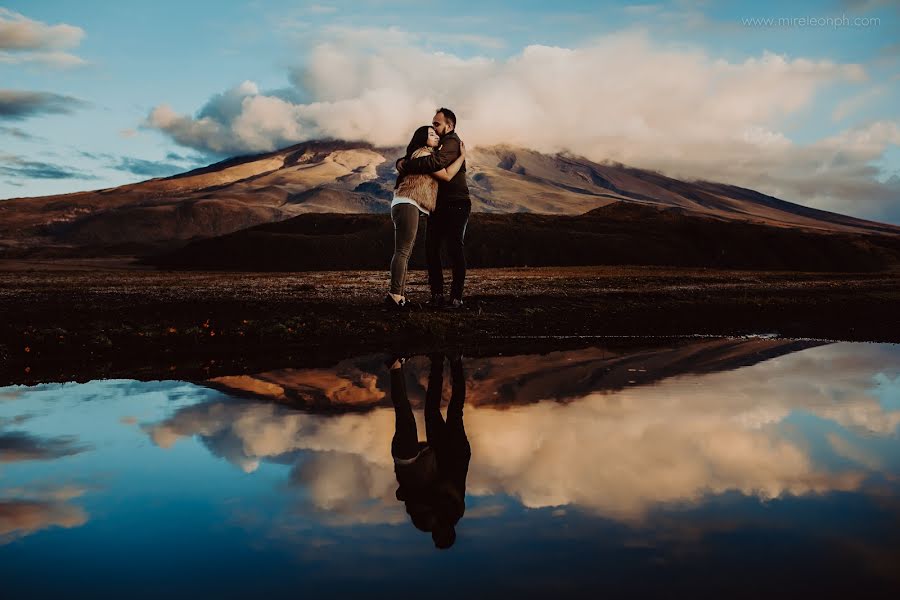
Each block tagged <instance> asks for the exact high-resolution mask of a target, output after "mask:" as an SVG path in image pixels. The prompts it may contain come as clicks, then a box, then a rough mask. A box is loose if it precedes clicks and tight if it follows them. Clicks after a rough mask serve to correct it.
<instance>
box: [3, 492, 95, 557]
mask: <svg viewBox="0 0 900 600" xmlns="http://www.w3.org/2000/svg"><path fill="white" fill-rule="evenodd" d="M83 492H84V490H83V489H81V488H77V487H73V486H63V487H58V488H46V489H44V490H39V491H32V492H28V491H26V490H20V489H14V490H13V489H10V490H4V492H3V494H4V497H0V544H8V543H9V542H12V541H14V540H16V539H19V538H22V537H25V536H28V535H31V534H34V533H36V532H38V531H42V530H44V529H48V528H50V527H63V528H66V529H71V528H73V527H80V526H81V525H84V524H85V523H87V520H88V516H87V513H85V511H84V510H83V509H82V508H80V507H78V506H74V505H72V504H69V503H68V501H69V500H71V499H73V498H76V497H78V496H80V495H82V493H83Z"/></svg>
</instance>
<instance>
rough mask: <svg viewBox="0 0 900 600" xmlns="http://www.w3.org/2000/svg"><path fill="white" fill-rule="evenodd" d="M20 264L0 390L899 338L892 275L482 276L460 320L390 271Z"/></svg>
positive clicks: (605, 270)
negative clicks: (442, 360) (754, 342)
mask: <svg viewBox="0 0 900 600" xmlns="http://www.w3.org/2000/svg"><path fill="white" fill-rule="evenodd" d="M7 266H8V265H7ZM46 266H47V265H45V267H46ZM19 267H20V268H17V269H10V268H6V269H4V270H0V314H3V315H4V319H3V321H2V323H0V365H2V366H0V385H10V384H19V383H24V384H29V385H30V384H34V383H40V382H46V381H65V380H82V379H84V378H104V377H124V376H127V375H128V374H129V373H131V374H135V375H139V376H142V377H144V376H146V377H154V378H158V377H162V376H169V375H177V376H178V377H182V376H199V375H202V374H204V373H210V372H212V373H218V374H222V373H226V372H228V371H227V370H228V369H233V370H235V372H240V371H243V370H244V369H252V368H266V367H261V365H270V366H271V365H275V364H279V362H284V361H287V362H290V363H291V364H319V365H323V364H325V363H327V362H328V361H332V362H333V361H337V360H340V359H342V358H346V357H347V356H351V355H358V354H367V353H373V352H386V351H397V352H405V353H414V352H427V351H429V350H430V349H434V348H460V349H464V351H466V352H467V353H469V354H472V353H473V352H476V353H477V352H486V353H489V352H492V351H503V349H510V348H513V349H514V348H525V347H528V348H535V349H537V350H539V349H540V348H542V347H544V348H558V347H562V346H570V345H578V346H586V345H592V344H595V343H598V341H602V340H604V339H614V338H617V339H627V338H629V337H633V338H635V341H637V342H639V341H640V340H641V339H648V338H654V337H656V338H662V337H668V336H674V337H685V336H711V337H738V336H746V335H765V336H774V337H782V338H792V339H803V338H807V339H816V340H829V341H864V342H891V343H900V311H898V310H897V308H898V307H900V272H898V271H885V272H879V273H868V272H865V273H844V272H841V273H820V272H791V271H747V270H720V269H698V268H671V267H648V266H625V267H621V266H598V267H569V268H560V267H548V268H511V269H473V270H470V271H469V277H468V279H467V296H466V301H467V308H466V309H465V310H464V311H463V312H462V313H456V312H450V311H439V312H431V311H427V310H424V309H419V310H414V311H412V312H410V313H401V314H397V313H391V312H389V311H388V310H387V309H385V308H383V307H382V306H381V305H380V302H381V299H382V297H383V294H384V288H385V287H386V284H387V274H386V272H382V271H340V272H304V273H249V272H243V273H241V272H237V273H235V272H171V271H149V270H141V269H130V268H115V267H110V268H108V269H96V268H94V269H91V268H90V265H83V268H81V267H80V268H78V269H73V268H69V267H65V268H62V269H58V270H50V269H48V268H38V269H34V270H28V268H21V267H22V265H19ZM0 269H2V267H0ZM446 276H447V280H448V281H449V272H447V273H446ZM408 295H409V296H410V297H411V298H412V299H413V300H414V301H415V300H424V299H425V297H426V296H427V295H428V290H427V285H426V281H425V272H424V271H420V270H415V271H412V272H411V274H410V283H409V285H408ZM288 359H289V360H288ZM210 369H212V370H211V371H210ZM167 378H174V377H167Z"/></svg>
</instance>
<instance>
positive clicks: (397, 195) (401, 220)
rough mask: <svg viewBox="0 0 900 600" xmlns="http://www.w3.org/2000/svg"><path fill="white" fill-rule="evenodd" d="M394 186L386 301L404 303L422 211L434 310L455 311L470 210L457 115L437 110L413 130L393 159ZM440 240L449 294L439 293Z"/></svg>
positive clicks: (399, 305) (463, 276)
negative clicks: (447, 266) (449, 278)
mask: <svg viewBox="0 0 900 600" xmlns="http://www.w3.org/2000/svg"><path fill="white" fill-rule="evenodd" d="M397 172H398V173H399V175H398V176H397V184H396V186H394V199H393V201H392V202H391V219H393V221H394V256H393V258H392V259H391V289H390V292H389V293H388V294H387V296H385V299H384V302H385V304H386V305H387V306H388V307H390V308H394V309H397V310H403V309H405V308H407V307H408V303H407V301H406V296H405V295H404V293H405V288H406V274H407V266H408V264H409V257H410V254H412V249H413V245H414V244H415V242H416V233H417V231H418V229H419V216H420V215H425V216H426V217H427V220H428V225H427V227H426V229H425V249H426V250H425V253H426V257H427V261H428V285H429V287H430V288H431V300H430V302H429V303H428V304H429V306H431V307H433V308H448V309H459V308H462V306H463V286H464V284H465V279H466V257H465V254H464V252H463V239H464V237H465V235H466V224H467V223H468V221H469V213H470V212H471V211H472V201H471V200H470V199H469V186H468V185H466V147H465V145H464V144H463V142H462V140H460V139H459V136H458V135H456V115H455V114H453V111H452V110H450V109H447V108H440V109H438V111H437V113H435V115H434V119H433V120H432V122H431V125H423V126H422V127H419V128H418V129H416V131H415V133H414V134H413V137H412V140H411V141H410V142H409V146H407V148H406V155H405V156H404V157H403V158H400V159H399V160H398V161H397ZM441 244H446V246H447V255H448V256H449V258H450V266H451V268H452V269H453V282H452V284H451V286H450V296H449V298H446V297H445V296H444V272H443V266H442V265H441Z"/></svg>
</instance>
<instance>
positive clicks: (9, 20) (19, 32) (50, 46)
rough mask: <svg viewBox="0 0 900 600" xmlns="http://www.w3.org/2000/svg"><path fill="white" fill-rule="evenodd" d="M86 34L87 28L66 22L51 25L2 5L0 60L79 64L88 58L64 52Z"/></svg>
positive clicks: (59, 66) (2, 61) (73, 65)
mask: <svg viewBox="0 0 900 600" xmlns="http://www.w3.org/2000/svg"><path fill="white" fill-rule="evenodd" d="M82 38H84V30H83V29H81V28H80V27H75V26H73V25H67V24H65V23H62V24H59V25H48V24H46V23H43V22H41V21H35V20H32V19H29V18H28V17H26V16H24V15H22V14H20V13H17V12H14V11H12V10H9V9H7V8H0V63H6V64H19V63H38V64H43V65H46V66H50V67H55V68H71V67H77V66H81V65H84V64H87V62H86V61H85V60H84V59H82V58H80V57H78V56H75V55H74V54H69V53H68V52H63V51H62V50H64V49H69V48H75V47H77V46H78V45H79V44H80V43H81V40H82Z"/></svg>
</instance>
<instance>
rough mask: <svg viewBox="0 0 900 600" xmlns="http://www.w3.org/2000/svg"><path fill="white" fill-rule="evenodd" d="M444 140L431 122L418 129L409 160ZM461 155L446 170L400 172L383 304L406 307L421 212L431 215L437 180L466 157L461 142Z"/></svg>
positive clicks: (452, 173) (393, 204)
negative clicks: (406, 289)
mask: <svg viewBox="0 0 900 600" xmlns="http://www.w3.org/2000/svg"><path fill="white" fill-rule="evenodd" d="M440 142H441V138H440V136H438V134H437V132H436V131H435V130H434V128H433V127H431V126H430V125H423V126H422V127H419V128H418V129H416V132H415V133H414V134H413V136H412V140H410V142H409V145H408V146H407V147H406V156H405V158H406V159H410V158H419V157H420V156H424V155H425V154H426V153H429V152H434V150H435V149H436V148H437V147H438V145H439V144H440ZM460 151H461V153H460V156H459V158H457V159H456V160H455V161H453V162H452V163H451V164H450V166H448V167H447V168H446V169H442V170H440V171H437V172H436V173H431V174H429V175H416V174H413V175H401V176H400V177H398V178H397V185H396V186H394V199H393V200H392V201H391V219H392V220H393V221H394V256H393V258H392V259H391V289H390V291H389V292H388V294H387V296H385V298H384V303H385V304H386V305H388V306H389V307H391V308H404V307H405V306H406V296H405V295H404V291H405V288H406V273H407V267H408V265H409V256H410V254H412V249H413V245H414V244H415V242H416V232H417V231H418V229H419V213H422V214H424V215H426V216H427V215H428V214H429V213H430V212H431V211H433V210H434V208H435V206H436V205H437V190H438V181H450V180H451V179H453V177H454V176H455V175H456V174H457V172H459V169H460V167H462V164H463V162H464V161H465V160H466V148H465V146H464V145H462V144H460Z"/></svg>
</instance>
